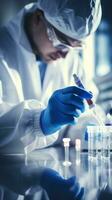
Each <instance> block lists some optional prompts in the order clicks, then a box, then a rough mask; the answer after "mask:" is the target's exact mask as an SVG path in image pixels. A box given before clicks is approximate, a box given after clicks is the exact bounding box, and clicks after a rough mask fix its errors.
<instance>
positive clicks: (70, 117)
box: [52, 110, 75, 125]
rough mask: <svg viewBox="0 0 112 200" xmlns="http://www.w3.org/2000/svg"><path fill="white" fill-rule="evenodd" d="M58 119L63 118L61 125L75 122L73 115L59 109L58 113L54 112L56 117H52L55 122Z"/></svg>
mask: <svg viewBox="0 0 112 200" xmlns="http://www.w3.org/2000/svg"><path fill="white" fill-rule="evenodd" d="M58 119H59V120H60V119H61V121H60V125H65V124H75V121H74V116H73V115H68V114H65V113H63V112H61V111H58V110H57V111H56V115H55V114H54V118H53V119H52V123H53V121H54V122H55V123H56V121H58Z"/></svg>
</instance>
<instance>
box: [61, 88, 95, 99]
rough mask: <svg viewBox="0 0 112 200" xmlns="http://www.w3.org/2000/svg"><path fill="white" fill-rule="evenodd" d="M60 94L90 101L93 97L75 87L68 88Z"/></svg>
mask: <svg viewBox="0 0 112 200" xmlns="http://www.w3.org/2000/svg"><path fill="white" fill-rule="evenodd" d="M62 93H63V94H67V93H72V94H73V93H74V94H77V95H78V96H80V97H82V98H85V99H91V98H92V97H93V95H92V94H91V93H90V92H88V91H86V90H84V89H82V88H79V87H76V86H70V87H66V88H64V89H62Z"/></svg>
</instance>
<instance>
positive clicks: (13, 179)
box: [0, 147, 112, 200]
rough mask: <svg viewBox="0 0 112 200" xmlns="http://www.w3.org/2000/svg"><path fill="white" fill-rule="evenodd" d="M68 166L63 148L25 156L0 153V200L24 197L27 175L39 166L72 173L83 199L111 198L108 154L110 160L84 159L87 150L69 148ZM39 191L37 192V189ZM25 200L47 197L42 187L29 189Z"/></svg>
mask: <svg viewBox="0 0 112 200" xmlns="http://www.w3.org/2000/svg"><path fill="white" fill-rule="evenodd" d="M69 160H70V162H71V165H64V161H65V152H64V148H63V147H56V148H46V149H43V150H37V151H34V152H32V153H30V154H29V155H26V156H25V155H23V154H10V155H8V154H7V155H1V156H0V200H23V199H24V200H25V199H27V198H26V197H25V194H26V191H28V187H29V186H28V182H27V175H29V176H30V175H32V173H33V171H36V170H37V169H38V168H40V167H45V168H52V169H54V170H56V171H58V172H59V173H60V174H61V175H62V176H63V177H64V178H65V179H66V178H69V177H71V176H74V175H75V176H76V177H77V178H78V181H79V183H80V185H81V186H83V187H84V188H85V195H84V200H97V199H98V200H99V199H100V200H102V199H105V200H110V199H111V200H112V191H111V188H112V154H111V157H110V159H106V160H102V159H94V160H92V161H91V160H90V159H88V152H81V153H76V152H75V149H74V148H73V147H72V148H70V154H69ZM40 191H41V192H40ZM28 199H31V200H48V197H47V196H46V194H44V192H43V191H42V189H39V188H33V189H32V192H31V194H30V197H29V198H28Z"/></svg>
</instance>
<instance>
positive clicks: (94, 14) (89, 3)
mask: <svg viewBox="0 0 112 200" xmlns="http://www.w3.org/2000/svg"><path fill="white" fill-rule="evenodd" d="M37 7H38V8H39V9H41V10H42V11H43V12H44V15H45V17H46V19H47V21H48V22H49V23H50V24H52V25H53V26H54V27H55V28H56V29H58V30H59V31H60V32H62V33H64V34H65V35H67V36H69V37H71V38H73V39H79V40H80V39H83V38H85V37H87V36H88V35H90V33H93V32H94V31H95V30H96V29H97V27H98V25H99V23H100V20H101V15H102V11H101V3H100V0H80V1H79V0H75V1H74V0H53V1H52V0H38V1H37Z"/></svg>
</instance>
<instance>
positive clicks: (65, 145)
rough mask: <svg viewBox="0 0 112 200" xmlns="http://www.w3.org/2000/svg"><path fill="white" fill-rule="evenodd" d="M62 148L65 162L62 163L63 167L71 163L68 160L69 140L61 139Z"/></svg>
mask: <svg viewBox="0 0 112 200" xmlns="http://www.w3.org/2000/svg"><path fill="white" fill-rule="evenodd" d="M63 143H64V148H65V161H64V162H63V165H64V166H70V165H71V162H70V160H69V146H70V138H63Z"/></svg>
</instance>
